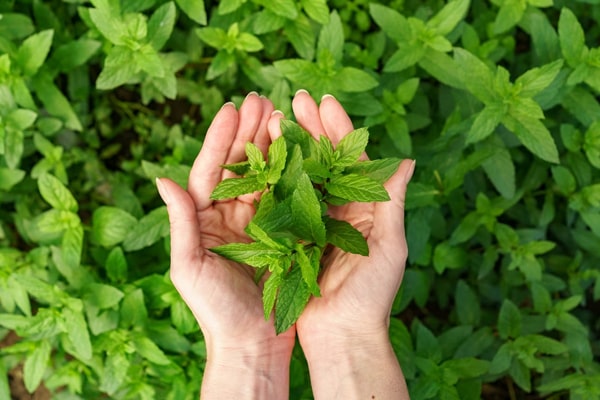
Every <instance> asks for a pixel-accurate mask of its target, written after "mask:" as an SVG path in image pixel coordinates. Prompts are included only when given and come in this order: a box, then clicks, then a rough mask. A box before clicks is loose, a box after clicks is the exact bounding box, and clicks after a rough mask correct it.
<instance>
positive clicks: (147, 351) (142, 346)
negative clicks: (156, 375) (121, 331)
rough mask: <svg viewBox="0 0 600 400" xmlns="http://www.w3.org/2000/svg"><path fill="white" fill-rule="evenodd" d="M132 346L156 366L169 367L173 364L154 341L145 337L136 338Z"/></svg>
mask: <svg viewBox="0 0 600 400" xmlns="http://www.w3.org/2000/svg"><path fill="white" fill-rule="evenodd" d="M132 344H133V347H134V348H135V350H136V351H137V352H138V353H139V354H140V355H141V356H142V357H144V358H145V359H146V360H148V361H150V362H152V363H154V364H158V365H168V364H170V363H171V361H170V360H169V358H168V357H167V356H166V355H165V353H163V351H162V350H161V349H160V348H159V347H158V346H157V345H156V344H155V343H154V342H153V341H152V340H150V339H149V338H147V337H145V336H136V337H135V338H134V339H133V341H132Z"/></svg>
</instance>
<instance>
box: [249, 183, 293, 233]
mask: <svg viewBox="0 0 600 400" xmlns="http://www.w3.org/2000/svg"><path fill="white" fill-rule="evenodd" d="M252 222H253V223H255V224H257V225H258V226H260V227H261V228H262V229H263V230H264V231H266V232H280V231H284V230H288V229H289V227H290V226H291V225H292V211H291V208H290V200H286V201H283V202H280V203H277V202H276V201H275V196H274V195H273V192H266V193H264V194H263V195H262V197H261V198H260V201H259V203H258V207H257V209H256V214H255V215H254V218H252Z"/></svg>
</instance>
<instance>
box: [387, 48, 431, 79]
mask: <svg viewBox="0 0 600 400" xmlns="http://www.w3.org/2000/svg"><path fill="white" fill-rule="evenodd" d="M426 51H427V47H426V46H423V44H422V43H420V42H416V41H413V42H400V43H398V50H397V51H396V52H395V53H394V54H392V56H391V57H390V58H389V59H388V60H387V62H386V63H385V66H384V67H383V70H384V71H385V72H400V71H403V70H405V69H406V68H409V67H412V66H413V65H415V64H416V63H418V62H419V61H421V59H422V58H423V57H424V56H425V53H426Z"/></svg>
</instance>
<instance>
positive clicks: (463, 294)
mask: <svg viewBox="0 0 600 400" xmlns="http://www.w3.org/2000/svg"><path fill="white" fill-rule="evenodd" d="M455 299H456V309H457V310H460V312H458V319H459V321H460V323H461V324H462V325H471V326H477V325H479V322H480V320H481V306H480V305H479V299H478V296H477V294H476V293H475V292H474V291H473V289H471V288H470V287H469V285H468V284H467V283H465V281H463V280H460V281H458V284H457V285H456V293H455Z"/></svg>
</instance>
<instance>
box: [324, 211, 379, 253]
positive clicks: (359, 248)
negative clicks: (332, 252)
mask: <svg viewBox="0 0 600 400" xmlns="http://www.w3.org/2000/svg"><path fill="white" fill-rule="evenodd" d="M325 229H326V232H327V243H331V244H332V245H334V246H337V247H339V248H340V249H342V250H344V251H346V252H348V253H354V254H360V255H362V256H368V255H369V246H368V244H367V241H366V240H365V238H364V236H363V235H362V233H360V231H358V230H357V229H356V228H354V227H353V226H352V225H350V223H348V222H346V221H340V220H337V219H333V218H326V219H325Z"/></svg>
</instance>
